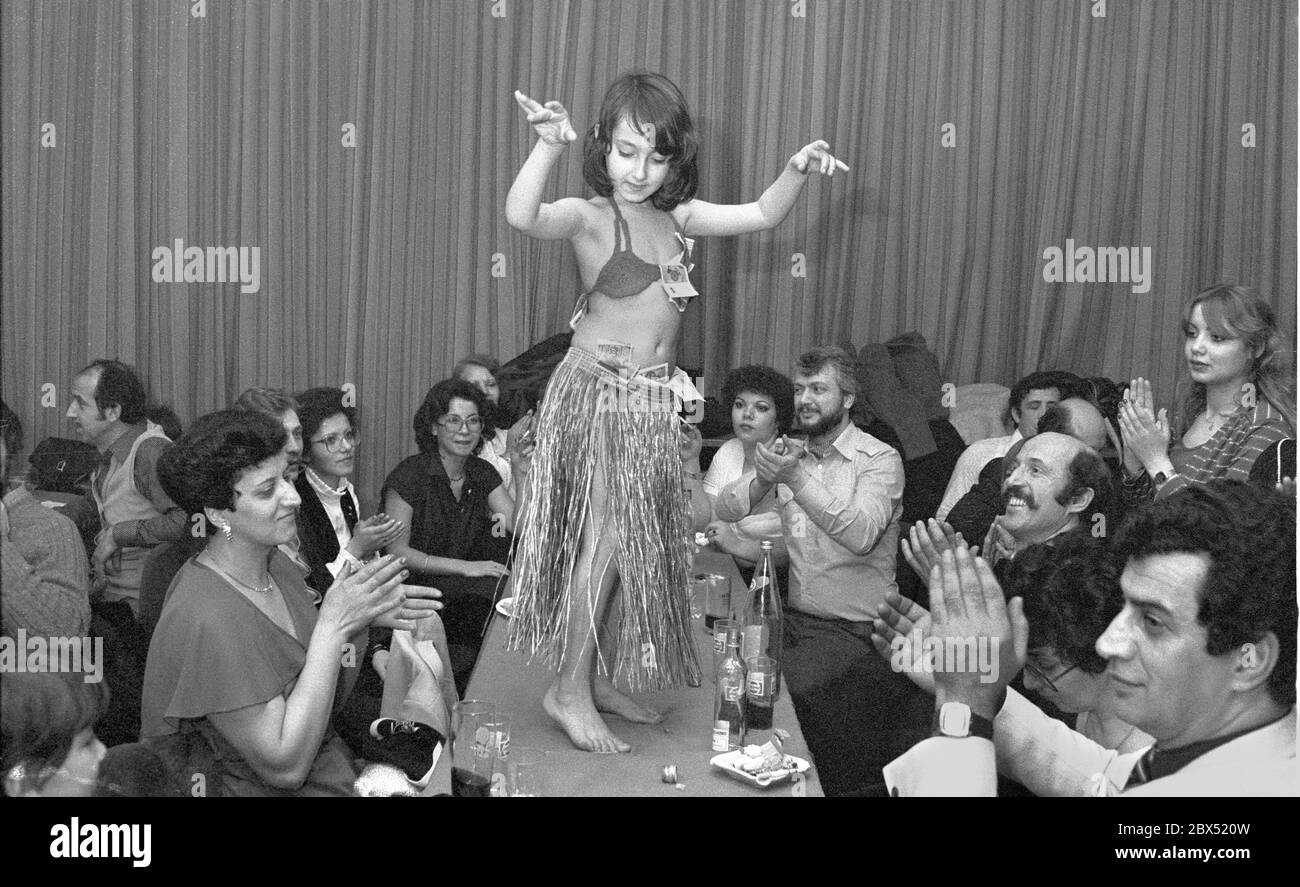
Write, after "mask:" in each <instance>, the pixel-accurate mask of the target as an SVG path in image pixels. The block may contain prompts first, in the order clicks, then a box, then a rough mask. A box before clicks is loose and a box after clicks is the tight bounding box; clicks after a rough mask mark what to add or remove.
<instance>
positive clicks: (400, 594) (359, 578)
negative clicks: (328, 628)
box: [317, 554, 410, 638]
mask: <svg viewBox="0 0 1300 887" xmlns="http://www.w3.org/2000/svg"><path fill="white" fill-rule="evenodd" d="M409 575H410V573H409V572H408V571H407V569H406V561H405V559H403V558H399V557H396V556H394V555H391V554H389V555H385V556H384V557H380V558H375V559H374V560H373V561H371V562H370V563H368V564H366V565H364V566H363V567H361V569H359V570H357V571H356V572H354V573H347V574H346V575H341V576H340V577H339V578H338V579H335V580H334V584H333V585H331V586H330V587H329V591H327V592H325V600H324V601H322V602H321V607H320V616H319V617H318V619H317V625H318V626H319V625H322V624H324V625H334V626H336V627H337V628H338V629H339V631H340V632H341V634H342V635H343V636H344V637H345V638H346V637H351V636H352V635H354V634H356V633H357V631H358V630H359V629H361V628H364V627H365V626H367V625H369V624H371V623H372V622H374V621H375V620H377V619H379V618H380V617H383V616H386V615H388V614H390V613H393V612H398V611H400V610H401V608H402V607H403V606H405V604H406V593H405V592H404V591H403V585H402V582H403V580H405V579H406V578H407V576H409Z"/></svg>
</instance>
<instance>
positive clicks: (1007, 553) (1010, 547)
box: [971, 516, 1016, 564]
mask: <svg viewBox="0 0 1300 887" xmlns="http://www.w3.org/2000/svg"><path fill="white" fill-rule="evenodd" d="M975 553H976V552H974V551H972V552H971V554H975ZM1015 553H1016V539H1015V537H1014V536H1012V535H1011V531H1010V530H1008V529H1007V528H1006V527H1004V526H1002V518H1001V516H998V517H995V518H993V523H991V524H989V531H988V533H986V534H985V536H984V556H985V558H987V559H988V562H989V563H991V564H996V563H997V562H998V561H1000V560H1002V559H1003V558H1007V557H1011V556H1012V555H1014V554H1015Z"/></svg>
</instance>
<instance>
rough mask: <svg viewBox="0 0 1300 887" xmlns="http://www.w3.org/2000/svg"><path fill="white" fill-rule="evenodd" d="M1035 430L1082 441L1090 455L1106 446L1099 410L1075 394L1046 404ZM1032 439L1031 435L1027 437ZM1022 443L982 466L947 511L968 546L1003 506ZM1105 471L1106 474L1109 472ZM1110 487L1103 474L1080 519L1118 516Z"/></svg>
mask: <svg viewBox="0 0 1300 887" xmlns="http://www.w3.org/2000/svg"><path fill="white" fill-rule="evenodd" d="M1038 432H1039V434H1043V433H1046V432H1055V433H1057V434H1058V435H1068V436H1069V437H1071V438H1074V439H1075V440H1076V441H1079V442H1081V443H1083V444H1085V445H1086V446H1087V447H1088V448H1090V449H1091V450H1092V451H1093V452H1094V454H1096V453H1099V452H1100V451H1101V449H1102V448H1103V447H1105V446H1106V440H1107V433H1106V420H1105V419H1104V418H1102V415H1101V411H1100V410H1098V409H1097V407H1096V406H1094V405H1093V404H1091V403H1089V402H1088V401H1086V400H1084V399H1082V398H1078V397H1070V398H1066V399H1065V400H1063V401H1061V402H1060V403H1059V404H1054V405H1053V406H1051V407H1049V408H1048V410H1047V411H1046V412H1045V413H1043V415H1042V418H1040V419H1039V421H1038ZM1033 439H1035V438H1030V440H1033ZM1026 446H1028V441H1022V442H1019V443H1017V444H1016V445H1015V446H1013V447H1012V448H1011V449H1010V450H1009V451H1008V452H1007V454H1006V456H1005V457H1003V459H1002V460H1001V461H1000V462H999V461H996V460H995V461H993V462H990V463H989V464H988V465H987V466H985V468H984V470H983V471H982V472H980V479H979V482H978V483H977V484H976V485H975V486H974V487H972V488H971V490H970V492H968V493H967V494H966V495H965V496H963V497H962V498H961V500H960V501H958V503H957V504H956V505H955V506H954V507H953V509H952V511H951V512H949V513H948V523H949V524H951V525H952V528H953V529H954V530H956V531H957V532H959V533H961V534H962V536H964V537H965V538H966V540H967V541H968V542H970V543H971V544H972V545H974V544H976V543H978V542H980V541H982V540H983V539H984V538H985V537H986V536H987V535H988V532H989V528H990V527H991V526H992V525H993V521H994V519H995V518H996V517H997V516H998V515H1000V514H1002V513H1003V510H1004V507H1005V505H1006V500H1005V498H1004V495H1003V493H1004V488H1005V482H1006V480H1007V476H1008V474H1009V473H1010V472H1011V470H1012V468H1013V467H1014V466H1015V463H1016V459H1017V458H1018V457H1019V453H1020V451H1021V450H1022V449H1023V448H1024V447H1026ZM1102 464H1103V465H1104V463H1102ZM1107 474H1108V475H1109V471H1108V472H1107ZM1113 486H1114V484H1113V481H1112V480H1111V479H1110V478H1109V477H1107V479H1106V482H1105V484H1104V485H1103V486H1102V487H1099V488H1098V487H1094V488H1093V490H1094V499H1095V500H1096V501H1095V502H1094V503H1093V505H1092V507H1091V509H1090V510H1089V511H1088V512H1084V513H1082V514H1081V517H1080V519H1081V520H1082V521H1083V522H1085V523H1090V524H1091V523H1092V522H1093V521H1094V518H1093V515H1094V514H1099V513H1100V514H1103V515H1104V516H1105V518H1106V523H1107V525H1111V524H1115V523H1116V522H1117V519H1118V518H1119V517H1120V515H1118V514H1116V513H1114V512H1113V511H1112V509H1113V508H1114V507H1115V506H1116V505H1117V503H1118V501H1119V497H1118V496H1115V495H1114V494H1113ZM1100 529H1101V534H1102V535H1104V534H1105V531H1106V530H1107V529H1108V526H1102V527H1101V528H1100ZM1027 544H1028V543H1027ZM1022 547H1023V546H1022Z"/></svg>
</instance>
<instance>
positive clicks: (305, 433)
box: [293, 388, 357, 446]
mask: <svg viewBox="0 0 1300 887" xmlns="http://www.w3.org/2000/svg"><path fill="white" fill-rule="evenodd" d="M293 399H294V400H296V401H297V402H298V421H299V422H301V423H302V439H303V441H305V443H304V446H310V445H311V439H312V438H313V437H315V436H316V432H317V431H320V427H321V425H323V424H324V423H325V420H326V419H328V418H330V417H331V416H337V415H338V414H339V413H342V414H343V415H344V416H346V417H347V419H348V424H349V425H351V426H352V427H353V428H356V427H357V410H356V407H348V406H344V405H343V389H342V388H309V389H307V390H306V391H304V392H303V393H302V394H295V395H294V396H293Z"/></svg>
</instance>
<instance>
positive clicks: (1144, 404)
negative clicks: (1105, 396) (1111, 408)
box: [1119, 379, 1170, 473]
mask: <svg viewBox="0 0 1300 887" xmlns="http://www.w3.org/2000/svg"><path fill="white" fill-rule="evenodd" d="M1154 404H1155V399H1154V398H1153V397H1152V395H1151V383H1150V382H1148V381H1147V380H1146V379H1134V380H1133V383H1132V385H1130V387H1129V390H1128V392H1127V393H1126V394H1125V399H1124V401H1123V402H1122V403H1120V406H1119V427H1120V431H1121V432H1122V433H1123V435H1124V452H1125V455H1126V456H1127V455H1129V454H1132V456H1133V458H1136V459H1137V461H1138V462H1140V463H1141V464H1142V466H1143V467H1144V468H1146V469H1147V471H1148V473H1150V471H1151V467H1152V466H1153V465H1155V464H1157V462H1158V461H1159V460H1162V459H1165V458H1167V457H1168V454H1169V438H1170V433H1169V415H1168V411H1167V410H1161V411H1160V412H1159V413H1156V412H1155V406H1154Z"/></svg>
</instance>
